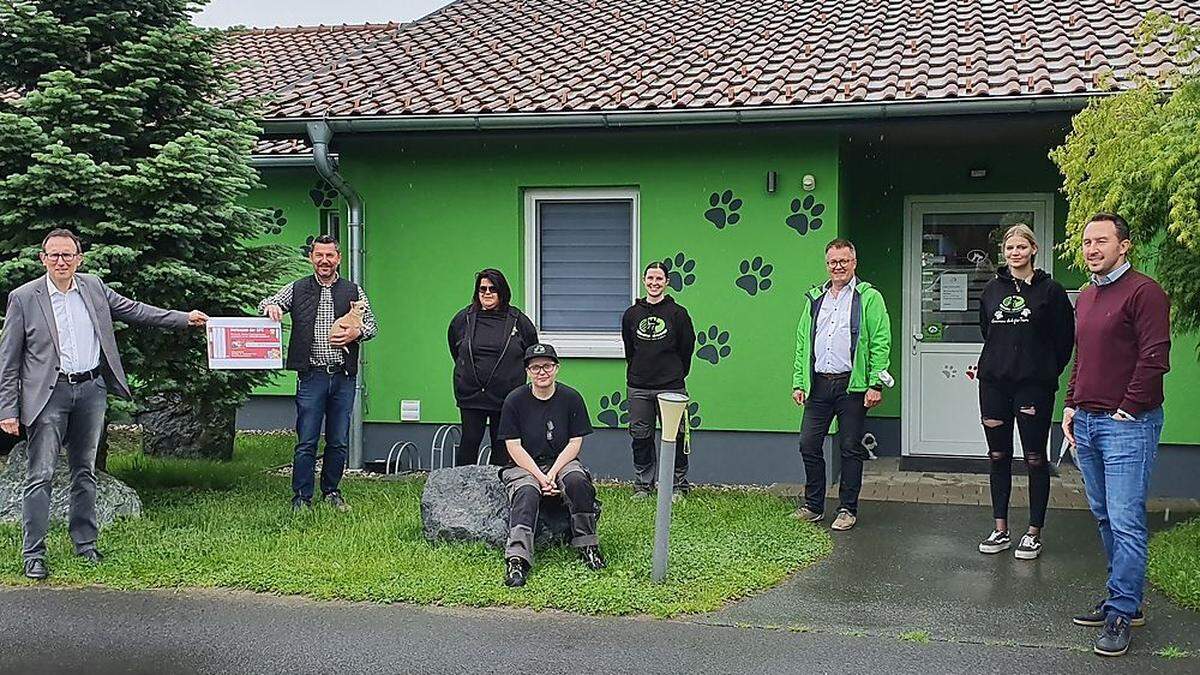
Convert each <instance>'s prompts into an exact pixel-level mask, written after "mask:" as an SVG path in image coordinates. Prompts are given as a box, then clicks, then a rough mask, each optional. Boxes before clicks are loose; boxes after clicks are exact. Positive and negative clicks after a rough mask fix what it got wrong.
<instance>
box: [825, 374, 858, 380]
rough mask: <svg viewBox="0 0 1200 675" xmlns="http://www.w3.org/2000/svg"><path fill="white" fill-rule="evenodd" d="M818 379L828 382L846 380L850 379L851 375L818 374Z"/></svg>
mask: <svg viewBox="0 0 1200 675" xmlns="http://www.w3.org/2000/svg"><path fill="white" fill-rule="evenodd" d="M817 377H820V378H822V379H826V380H845V379H849V377H850V373H817Z"/></svg>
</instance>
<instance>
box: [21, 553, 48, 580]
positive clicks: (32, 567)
mask: <svg viewBox="0 0 1200 675" xmlns="http://www.w3.org/2000/svg"><path fill="white" fill-rule="evenodd" d="M25 576H27V577H29V578H30V579H34V580H36V581H41V580H42V579H45V578H46V577H48V576H50V570H49V569H48V568H47V567H46V561H45V560H42V559H41V558H32V559H30V560H26V561H25Z"/></svg>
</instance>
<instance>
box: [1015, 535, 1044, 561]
mask: <svg viewBox="0 0 1200 675" xmlns="http://www.w3.org/2000/svg"><path fill="white" fill-rule="evenodd" d="M1041 553H1042V540H1041V538H1040V537H1038V536H1037V535H1036V534H1026V535H1025V536H1024V537H1021V543H1020V544H1018V545H1017V550H1016V551H1014V552H1013V555H1015V556H1016V557H1017V558H1018V559H1020V560H1036V559H1037V557H1038V556H1039V555H1041Z"/></svg>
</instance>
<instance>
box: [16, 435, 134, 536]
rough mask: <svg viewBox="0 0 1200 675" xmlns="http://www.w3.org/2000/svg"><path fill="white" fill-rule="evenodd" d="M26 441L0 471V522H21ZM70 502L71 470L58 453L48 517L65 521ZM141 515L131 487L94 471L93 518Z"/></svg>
mask: <svg viewBox="0 0 1200 675" xmlns="http://www.w3.org/2000/svg"><path fill="white" fill-rule="evenodd" d="M28 463H29V462H28V459H27V458H26V453H25V442H24V441H22V442H21V443H18V444H17V446H16V447H15V448H13V450H12V454H10V455H9V456H8V463H7V464H6V465H4V469H3V470H2V471H0V522H5V523H18V524H20V522H21V497H22V495H23V494H24V492H25V468H26V466H27V465H28ZM70 505H71V473H70V469H69V468H68V465H67V458H66V455H65V454H60V455H59V456H58V462H57V464H56V465H55V467H54V479H53V480H52V482H51V486H50V520H51V521H52V522H53V521H66V520H67V512H68V510H69V508H70ZM141 514H142V500H141V498H139V497H138V494H137V492H134V490H133V488H131V487H129V486H128V485H126V484H124V483H122V482H121V481H119V480H117V479H116V478H113V477H112V476H110V475H108V474H106V473H102V472H99V471H97V472H96V521H97V522H98V523H99V524H100V526H101V527H103V526H104V525H107V524H109V523H111V522H112V521H113V520H115V519H117V518H123V517H133V518H137V517H139V516H141Z"/></svg>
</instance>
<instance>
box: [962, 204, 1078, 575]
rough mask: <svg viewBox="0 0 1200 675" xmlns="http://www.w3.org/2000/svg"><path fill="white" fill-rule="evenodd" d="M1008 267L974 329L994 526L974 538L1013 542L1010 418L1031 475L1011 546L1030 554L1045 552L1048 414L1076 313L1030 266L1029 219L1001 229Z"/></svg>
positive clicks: (991, 543) (994, 545)
mask: <svg viewBox="0 0 1200 675" xmlns="http://www.w3.org/2000/svg"><path fill="white" fill-rule="evenodd" d="M1003 247H1004V258H1005V260H1006V261H1007V262H1008V265H1007V266H1004V267H1001V268H1000V269H999V270H997V272H996V278H995V279H992V280H991V281H989V282H988V284H987V286H985V287H984V289H983V295H982V297H981V298H980V302H979V328H980V330H982V331H983V353H982V354H981V355H980V357H979V413H980V419H981V421H982V423H983V433H984V436H985V437H986V438H987V444H988V458H989V459H990V460H991V487H992V516H993V517H994V518H995V519H996V523H995V529H994V530H993V531H992V533H991V534H990V535H988V537H987V538H986V539H984V540H983V541H982V542H980V543H979V552H980V553H988V554H991V553H999V552H1001V551H1004V550H1007V549H1009V548H1011V547H1012V538H1011V537H1010V536H1009V534H1008V502H1009V497H1010V496H1011V494H1012V462H1013V422H1014V420H1015V422H1016V427H1017V432H1018V433H1019V434H1020V436H1021V449H1022V453H1023V454H1024V456H1025V468H1026V470H1027V472H1028V474H1029V529H1028V531H1027V532H1026V533H1025V535H1024V536H1022V537H1021V542H1020V544H1019V545H1018V546H1017V550H1016V551H1015V552H1014V553H1015V555H1016V557H1017V558H1019V559H1021V560H1034V559H1036V558H1037V557H1038V555H1040V554H1041V551H1042V540H1041V533H1042V526H1043V525H1044V524H1045V520H1046V506H1047V504H1048V503H1049V501H1050V460H1049V456H1048V454H1047V449H1046V444H1047V442H1048V441H1049V439H1050V424H1051V413H1052V411H1053V408H1054V393H1055V391H1057V390H1058V378H1059V376H1060V375H1062V371H1063V368H1065V367H1066V365H1067V362H1068V361H1070V359H1071V349H1072V347H1073V346H1074V340H1075V314H1074V310H1073V309H1072V308H1071V301H1070V300H1069V299H1068V298H1067V292H1066V291H1065V290H1063V287H1062V285H1061V284H1059V283H1058V282H1057V281H1054V280H1053V279H1051V278H1050V275H1048V274H1046V273H1045V272H1043V271H1042V270H1038V269H1034V268H1033V262H1034V258H1035V256H1037V251H1038V247H1037V241H1036V240H1035V239H1034V235H1033V230H1031V229H1029V227H1028V226H1026V225H1014V226H1012V227H1010V228H1009V229H1008V231H1006V232H1005V234H1004V243H1003Z"/></svg>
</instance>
